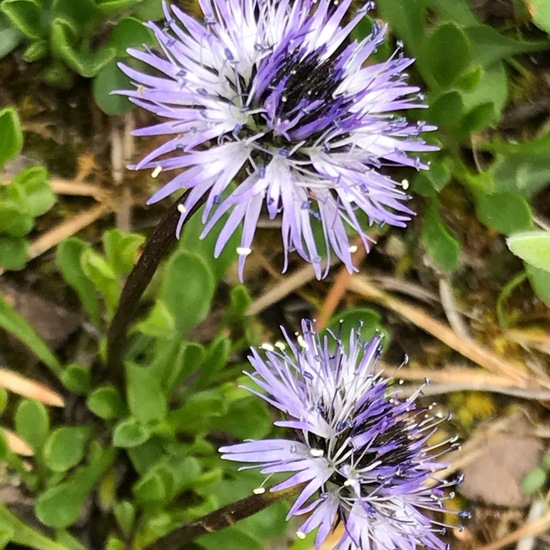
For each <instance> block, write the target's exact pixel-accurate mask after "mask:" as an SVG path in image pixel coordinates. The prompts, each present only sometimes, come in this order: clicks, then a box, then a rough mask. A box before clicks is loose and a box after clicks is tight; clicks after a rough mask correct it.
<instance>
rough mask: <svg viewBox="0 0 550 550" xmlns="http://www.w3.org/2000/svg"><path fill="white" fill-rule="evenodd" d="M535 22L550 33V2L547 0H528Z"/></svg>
mask: <svg viewBox="0 0 550 550" xmlns="http://www.w3.org/2000/svg"><path fill="white" fill-rule="evenodd" d="M526 3H527V6H528V8H529V13H530V14H531V17H532V18H533V23H535V25H536V26H537V27H539V29H542V30H543V31H546V32H547V33H548V34H550V4H549V3H548V2H547V1H546V0H526Z"/></svg>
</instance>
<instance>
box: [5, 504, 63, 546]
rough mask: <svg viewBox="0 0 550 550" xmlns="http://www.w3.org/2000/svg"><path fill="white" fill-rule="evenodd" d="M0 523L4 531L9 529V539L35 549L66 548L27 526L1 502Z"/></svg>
mask: <svg viewBox="0 0 550 550" xmlns="http://www.w3.org/2000/svg"><path fill="white" fill-rule="evenodd" d="M0 525H1V526H2V530H4V532H6V531H9V532H10V537H9V540H10V541H11V542H14V543H15V544H20V545H22V546H25V547H28V548H34V549H35V550H67V547H66V546H65V545H63V544H59V543H57V542H55V541H53V540H51V539H49V538H47V537H46V536H44V535H43V534H42V533H40V532H39V531H37V530H36V529H33V528H31V527H29V526H28V525H27V524H26V523H24V522H23V521H21V520H20V519H19V518H18V517H17V516H15V515H14V514H12V513H11V512H10V511H9V510H8V509H7V508H6V507H5V506H4V505H3V504H1V503H0Z"/></svg>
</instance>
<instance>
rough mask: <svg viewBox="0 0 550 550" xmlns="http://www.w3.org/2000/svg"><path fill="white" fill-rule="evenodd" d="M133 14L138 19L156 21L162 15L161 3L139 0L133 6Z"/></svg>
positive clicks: (155, 0) (151, 0) (152, 0)
mask: <svg viewBox="0 0 550 550" xmlns="http://www.w3.org/2000/svg"><path fill="white" fill-rule="evenodd" d="M109 1H115V0H109ZM134 15H135V16H136V17H137V18H138V19H139V20H140V21H158V20H159V19H162V18H163V16H164V13H163V11H162V3H161V2H159V1H158V0H141V3H140V4H139V5H138V7H137V8H135V12H134Z"/></svg>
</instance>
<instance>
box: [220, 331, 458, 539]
mask: <svg viewBox="0 0 550 550" xmlns="http://www.w3.org/2000/svg"><path fill="white" fill-rule="evenodd" d="M302 330H303V336H302V335H298V339H297V341H298V343H297V344H296V343H294V341H293V340H292V339H291V338H290V337H289V336H288V335H287V334H286V332H285V333H284V336H285V340H286V342H285V343H284V344H281V343H279V344H277V345H276V347H273V346H265V345H264V350H265V357H264V356H262V355H261V354H260V353H259V352H258V351H256V350H252V356H251V357H250V358H249V359H250V362H251V364H252V366H253V367H254V372H253V373H247V374H248V376H249V377H250V378H251V379H252V380H253V381H254V382H255V384H256V385H257V386H259V388H261V390H263V391H264V392H265V393H260V392H258V391H256V390H251V391H252V392H253V393H255V394H256V395H259V396H260V397H261V398H262V399H265V400H266V401H267V402H268V403H270V404H271V405H272V406H274V407H276V408H277V409H279V410H280V411H282V413H283V416H284V420H280V421H277V422H275V425H277V426H280V427H284V428H288V436H287V437H286V438H285V439H265V440H260V441H247V442H245V443H239V444H236V445H230V446H227V447H222V448H221V449H220V452H222V453H223V455H222V457H223V458H225V459H229V460H235V461H240V462H247V463H248V462H250V463H255V465H256V466H259V467H261V468H262V473H264V474H280V473H290V474H291V476H290V477H289V478H288V479H286V480H285V481H282V482H280V483H278V484H277V485H275V486H274V487H273V488H272V489H271V490H272V491H277V490H281V489H288V488H289V487H293V486H300V485H301V488H300V489H299V490H300V492H299V496H298V498H297V499H296V501H295V502H294V504H293V506H292V508H291V509H290V512H289V514H288V515H289V517H290V516H293V515H301V514H309V515H308V517H307V519H306V520H305V522H304V523H303V524H302V526H301V528H300V530H299V531H298V536H300V537H304V536H305V535H306V534H307V533H309V532H310V531H312V530H313V529H315V528H319V530H318V534H317V538H316V546H317V548H319V547H320V546H321V544H322V543H323V541H324V540H325V539H326V537H327V536H328V534H329V533H330V532H331V530H332V529H333V528H334V527H335V525H337V524H338V523H340V522H343V523H344V531H343V536H342V539H341V540H340V542H339V544H338V545H337V547H336V548H338V549H350V550H351V549H363V550H365V549H371V548H372V549H373V550H395V549H399V550H416V548H418V547H419V546H421V547H425V548H430V549H438V550H439V549H444V548H448V547H447V546H446V545H445V544H444V543H443V542H442V541H441V540H440V539H439V535H441V534H442V533H444V531H445V529H444V526H442V525H441V524H440V523H436V522H435V521H434V520H433V519H430V518H429V517H428V516H427V515H426V512H431V511H439V512H440V511H442V510H444V503H445V501H446V500H447V499H448V498H449V496H452V493H450V494H447V493H446V492H445V491H444V489H445V488H446V487H449V486H453V485H455V484H456V483H457V480H453V481H444V480H441V479H439V478H438V477H437V472H438V471H440V470H442V469H444V468H445V466H446V464H443V463H440V462H438V458H439V457H440V455H441V454H444V453H445V452H447V451H448V450H449V449H450V448H452V447H453V441H448V440H447V441H444V442H441V443H438V444H434V445H430V444H429V442H428V440H429V439H430V437H431V436H432V435H433V434H434V433H435V431H436V429H437V426H438V424H439V423H440V422H441V421H442V420H443V419H441V418H439V417H437V416H436V415H432V414H431V413H430V410H429V409H425V408H422V407H420V406H418V405H417V404H416V403H415V400H416V398H417V397H418V395H419V394H421V389H419V390H418V392H417V393H416V394H414V395H413V396H412V397H409V398H408V399H399V397H398V394H399V392H398V390H395V389H394V387H393V385H392V380H391V379H389V378H386V377H384V376H383V374H382V372H381V371H380V370H379V369H377V362H378V359H379V357H380V355H381V351H382V346H381V337H380V336H378V335H377V336H375V337H374V338H372V339H371V340H367V341H363V340H362V338H361V334H360V331H353V330H352V331H351V333H350V336H349V340H348V341H346V342H344V341H342V339H340V337H338V336H337V335H335V334H333V333H328V335H327V336H325V337H321V336H320V335H319V333H318V332H317V329H316V327H315V325H314V324H313V323H312V322H310V321H303V322H302ZM248 467H250V466H248ZM252 467H254V466H252ZM460 515H461V516H467V514H466V513H464V514H463V513H461V514H460Z"/></svg>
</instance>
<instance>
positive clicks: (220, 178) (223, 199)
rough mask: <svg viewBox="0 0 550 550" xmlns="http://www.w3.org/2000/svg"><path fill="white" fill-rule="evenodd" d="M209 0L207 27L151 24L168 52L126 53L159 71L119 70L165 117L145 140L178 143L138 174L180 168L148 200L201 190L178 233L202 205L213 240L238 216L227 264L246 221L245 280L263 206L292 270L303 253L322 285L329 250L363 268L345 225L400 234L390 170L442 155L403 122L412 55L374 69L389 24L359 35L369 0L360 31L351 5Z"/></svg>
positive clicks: (172, 21)
mask: <svg viewBox="0 0 550 550" xmlns="http://www.w3.org/2000/svg"><path fill="white" fill-rule="evenodd" d="M199 3H200V6H201V8H202V11H203V13H204V20H203V21H202V22H197V21H196V20H194V19H192V18H191V17H189V16H188V15H186V14H185V13H183V12H182V11H181V10H180V9H178V8H177V7H176V6H172V7H171V8H168V6H167V5H166V4H165V6H164V10H165V16H166V23H165V25H164V26H163V27H158V26H157V25H155V24H153V23H151V24H149V27H150V28H151V29H152V30H153V32H154V34H155V36H156V40H157V42H158V44H159V49H158V50H147V51H145V52H143V51H138V50H129V53H130V54H131V55H132V56H133V57H135V58H137V59H138V60H140V61H142V62H144V63H146V64H147V65H150V66H151V68H152V69H151V71H149V72H140V71H138V70H135V69H133V68H131V67H129V66H125V65H122V66H121V69H122V70H123V71H124V72H125V73H126V74H127V75H128V76H129V77H130V78H131V79H132V80H133V81H134V83H135V85H136V89H135V90H132V91H124V92H121V93H123V94H125V95H127V96H128V97H129V98H130V99H131V100H132V101H133V102H134V103H135V104H137V105H139V106H141V107H143V108H144V109H147V110H148V111H151V112H153V113H155V114H156V115H158V116H160V117H162V118H164V119H165V120H164V122H161V123H160V124H157V125H155V126H152V127H148V128H144V129H141V130H139V131H138V132H136V135H140V136H156V135H167V136H169V138H168V139H167V141H166V142H165V143H164V144H163V145H161V146H160V147H158V148H156V149H155V150H153V151H152V152H151V153H149V154H148V155H147V156H146V157H145V158H144V159H143V160H142V161H141V162H140V163H139V164H137V166H136V168H146V169H152V170H154V173H155V174H158V173H159V172H160V171H161V170H176V171H177V175H175V176H174V178H173V179H172V180H171V181H170V182H169V183H168V184H166V185H165V186H164V187H163V188H162V189H160V190H159V191H158V192H157V193H156V194H155V195H153V197H151V199H150V200H149V203H153V202H156V201H158V200H160V199H163V198H165V197H166V196H168V195H170V194H172V193H173V192H175V191H177V190H178V189H183V188H186V189H190V193H189V195H188V197H187V199H186V201H185V203H184V205H183V206H182V208H181V219H180V225H179V229H178V231H179V230H180V229H181V225H182V224H183V222H184V221H185V219H186V217H187V215H188V213H189V212H190V210H191V208H192V207H193V206H194V205H196V204H197V203H199V202H200V201H201V200H205V202H206V207H205V210H204V213H203V222H204V224H205V227H204V232H203V236H204V235H206V234H207V233H208V232H209V231H211V229H212V228H213V227H214V226H215V225H216V224H217V223H218V222H220V220H221V219H222V217H224V215H225V214H227V218H226V219H225V222H223V221H222V222H220V223H224V225H223V227H222V229H221V232H220V235H219V238H218V240H217V244H216V248H215V254H216V256H218V255H219V254H220V253H221V251H222V250H223V248H224V247H225V245H226V244H227V242H228V240H229V238H230V237H231V235H232V234H233V233H234V232H235V230H236V229H237V227H239V226H241V225H242V228H243V232H242V238H241V242H240V246H239V247H238V249H237V251H238V253H239V256H240V257H239V274H240V277H241V279H242V272H243V268H244V263H245V260H246V256H247V255H248V254H250V252H251V246H252V240H253V237H254V232H255V230H256V226H257V224H258V219H259V216H260V213H261V212H262V209H263V208H264V207H265V211H266V213H267V215H268V216H269V218H270V219H274V218H275V217H277V216H279V215H280V219H281V236H282V241H283V245H284V250H285V266H284V267H285V269H286V266H287V263H288V253H289V252H290V251H297V252H298V253H299V254H300V255H301V256H302V257H303V258H304V259H306V260H307V261H309V262H311V263H312V264H313V266H314V268H315V272H316V275H317V277H319V278H320V277H322V276H323V270H322V267H321V261H322V260H321V258H322V256H323V255H324V256H326V257H329V256H330V254H331V252H333V253H335V254H336V255H337V256H338V257H339V258H340V259H341V260H342V262H344V264H345V265H346V266H347V267H348V269H350V270H353V269H354V267H353V264H352V260H351V251H353V249H354V247H352V246H351V245H350V239H349V237H348V234H347V230H348V229H351V230H352V231H355V232H357V233H358V234H359V235H361V237H362V240H363V243H364V245H365V247H367V248H368V241H369V238H368V236H367V235H366V233H365V231H364V229H363V225H364V223H363V222H362V221H361V213H364V214H366V217H367V218H368V224H370V225H372V224H390V225H394V226H400V227H403V226H405V225H406V222H407V221H408V220H410V217H411V215H412V214H413V212H412V211H411V210H409V209H408V208H407V207H406V206H405V202H406V201H407V199H408V198H409V197H408V195H407V194H406V193H405V192H404V190H403V186H402V185H401V184H400V183H397V182H395V181H394V180H392V179H391V178H390V177H388V176H387V175H385V174H383V173H381V171H380V169H381V168H383V167H387V166H412V167H415V168H417V169H420V168H427V166H426V165H425V164H423V163H422V162H421V161H420V160H419V158H418V157H417V156H416V154H417V153H419V152H422V151H430V150H434V149H435V148H434V147H431V146H429V145H427V144H426V143H425V142H424V141H423V140H422V139H420V137H419V134H420V133H421V132H423V131H428V130H433V129H434V128H433V127H430V126H427V125H426V124H425V123H423V122H419V123H409V122H408V121H407V120H406V119H405V118H403V117H398V116H395V115H394V114H393V113H395V112H396V111H400V110H403V109H410V108H415V107H423V105H422V104H421V97H420V95H419V94H418V88H417V87H415V86H411V85H408V84H407V82H406V76H407V75H406V74H405V73H404V72H403V71H404V70H405V69H406V68H407V67H408V66H409V65H411V63H412V62H413V60H412V59H408V58H406V57H404V56H403V55H402V52H401V51H400V49H399V50H398V51H396V52H395V54H394V55H393V56H392V57H391V58H390V59H388V60H387V61H385V62H383V63H373V62H370V63H369V58H370V57H371V55H372V54H373V53H374V52H375V50H376V49H377V47H378V46H379V45H380V44H381V43H382V42H383V40H384V33H385V27H380V26H379V25H378V24H375V25H374V26H373V28H372V32H371V34H370V35H369V36H367V37H366V38H365V39H364V40H361V41H359V42H358V41H350V40H349V37H350V33H351V32H352V30H353V29H354V28H355V27H356V25H357V24H358V23H359V22H360V21H361V20H362V19H363V17H364V15H365V13H366V12H367V11H368V10H369V9H371V8H372V7H373V3H372V2H366V4H365V5H364V7H363V8H362V9H360V10H359V11H357V12H355V13H354V14H352V15H351V16H350V18H349V22H347V19H346V21H344V17H345V16H346V14H347V12H348V10H349V9H350V6H351V3H352V0H342V1H341V2H340V3H339V4H335V3H333V2H332V0H296V1H291V0H199ZM152 73H154V75H153V74H152ZM232 182H234V183H236V186H235V187H234V188H232V187H231V183H232ZM358 214H359V215H358ZM315 226H318V227H319V228H320V230H319V236H318V237H317V238H316V237H315V231H316V230H315ZM321 236H322V238H321ZM327 270H328V268H327ZM327 270H325V271H324V274H325V275H326V272H327Z"/></svg>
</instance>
